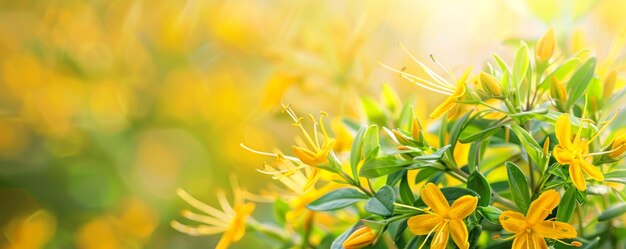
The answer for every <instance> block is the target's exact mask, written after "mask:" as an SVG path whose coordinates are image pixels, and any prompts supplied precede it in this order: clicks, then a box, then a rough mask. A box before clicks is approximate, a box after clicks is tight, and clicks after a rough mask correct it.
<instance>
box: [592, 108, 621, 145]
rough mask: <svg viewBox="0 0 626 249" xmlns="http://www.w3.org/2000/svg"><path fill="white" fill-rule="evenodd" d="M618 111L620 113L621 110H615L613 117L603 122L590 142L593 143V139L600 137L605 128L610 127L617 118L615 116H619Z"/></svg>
mask: <svg viewBox="0 0 626 249" xmlns="http://www.w3.org/2000/svg"><path fill="white" fill-rule="evenodd" d="M617 113H619V110H618V111H617V112H615V113H614V114H613V117H611V118H610V119H609V120H607V121H605V122H603V123H602V127H601V128H600V129H599V130H598V132H596V134H595V135H593V137H591V139H590V140H589V142H590V143H591V141H593V140H594V139H596V138H598V137H599V136H600V134H602V132H603V131H604V130H606V128H608V127H609V125H611V123H613V121H614V120H615V118H616V117H617Z"/></svg>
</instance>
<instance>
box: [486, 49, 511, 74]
mask: <svg viewBox="0 0 626 249" xmlns="http://www.w3.org/2000/svg"><path fill="white" fill-rule="evenodd" d="M491 55H492V56H493V58H494V59H495V60H496V63H498V66H500V71H502V73H503V74H504V73H508V72H511V69H509V66H508V65H507V64H506V62H504V60H502V58H500V56H498V55H497V54H491Z"/></svg>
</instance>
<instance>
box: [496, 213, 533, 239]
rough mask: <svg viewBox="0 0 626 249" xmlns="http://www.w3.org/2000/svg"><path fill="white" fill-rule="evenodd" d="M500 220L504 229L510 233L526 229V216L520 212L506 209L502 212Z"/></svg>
mask: <svg viewBox="0 0 626 249" xmlns="http://www.w3.org/2000/svg"><path fill="white" fill-rule="evenodd" d="M499 220H500V224H502V227H503V228H504V230H507V231H508V232H510V233H521V232H523V231H524V229H526V217H524V215H523V214H520V213H518V212H513V211H509V210H507V211H504V212H502V214H500V218H499ZM514 248H515V247H514Z"/></svg>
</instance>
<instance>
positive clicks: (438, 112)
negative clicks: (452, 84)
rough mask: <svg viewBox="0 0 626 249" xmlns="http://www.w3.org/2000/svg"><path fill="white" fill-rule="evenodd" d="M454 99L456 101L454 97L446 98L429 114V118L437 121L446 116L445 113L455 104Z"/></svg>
mask: <svg viewBox="0 0 626 249" xmlns="http://www.w3.org/2000/svg"><path fill="white" fill-rule="evenodd" d="M456 99H457V97H456V96H450V97H448V98H446V100H444V101H443V103H441V104H440V105H438V106H437V108H435V110H434V111H433V112H432V113H431V114H430V118H431V119H437V118H439V117H441V116H443V115H444V114H446V113H447V112H449V111H450V110H451V109H452V108H454V106H455V105H456V104H457V103H456Z"/></svg>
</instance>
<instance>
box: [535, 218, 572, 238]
mask: <svg viewBox="0 0 626 249" xmlns="http://www.w3.org/2000/svg"><path fill="white" fill-rule="evenodd" d="M533 230H534V231H535V232H536V233H538V234H540V235H541V236H542V237H546V238H550V239H570V238H575V237H576V235H577V234H576V229H575V228H574V227H573V226H572V225H570V224H567V223H565V222H560V221H542V222H539V223H537V224H536V225H535V226H534V227H533Z"/></svg>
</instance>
